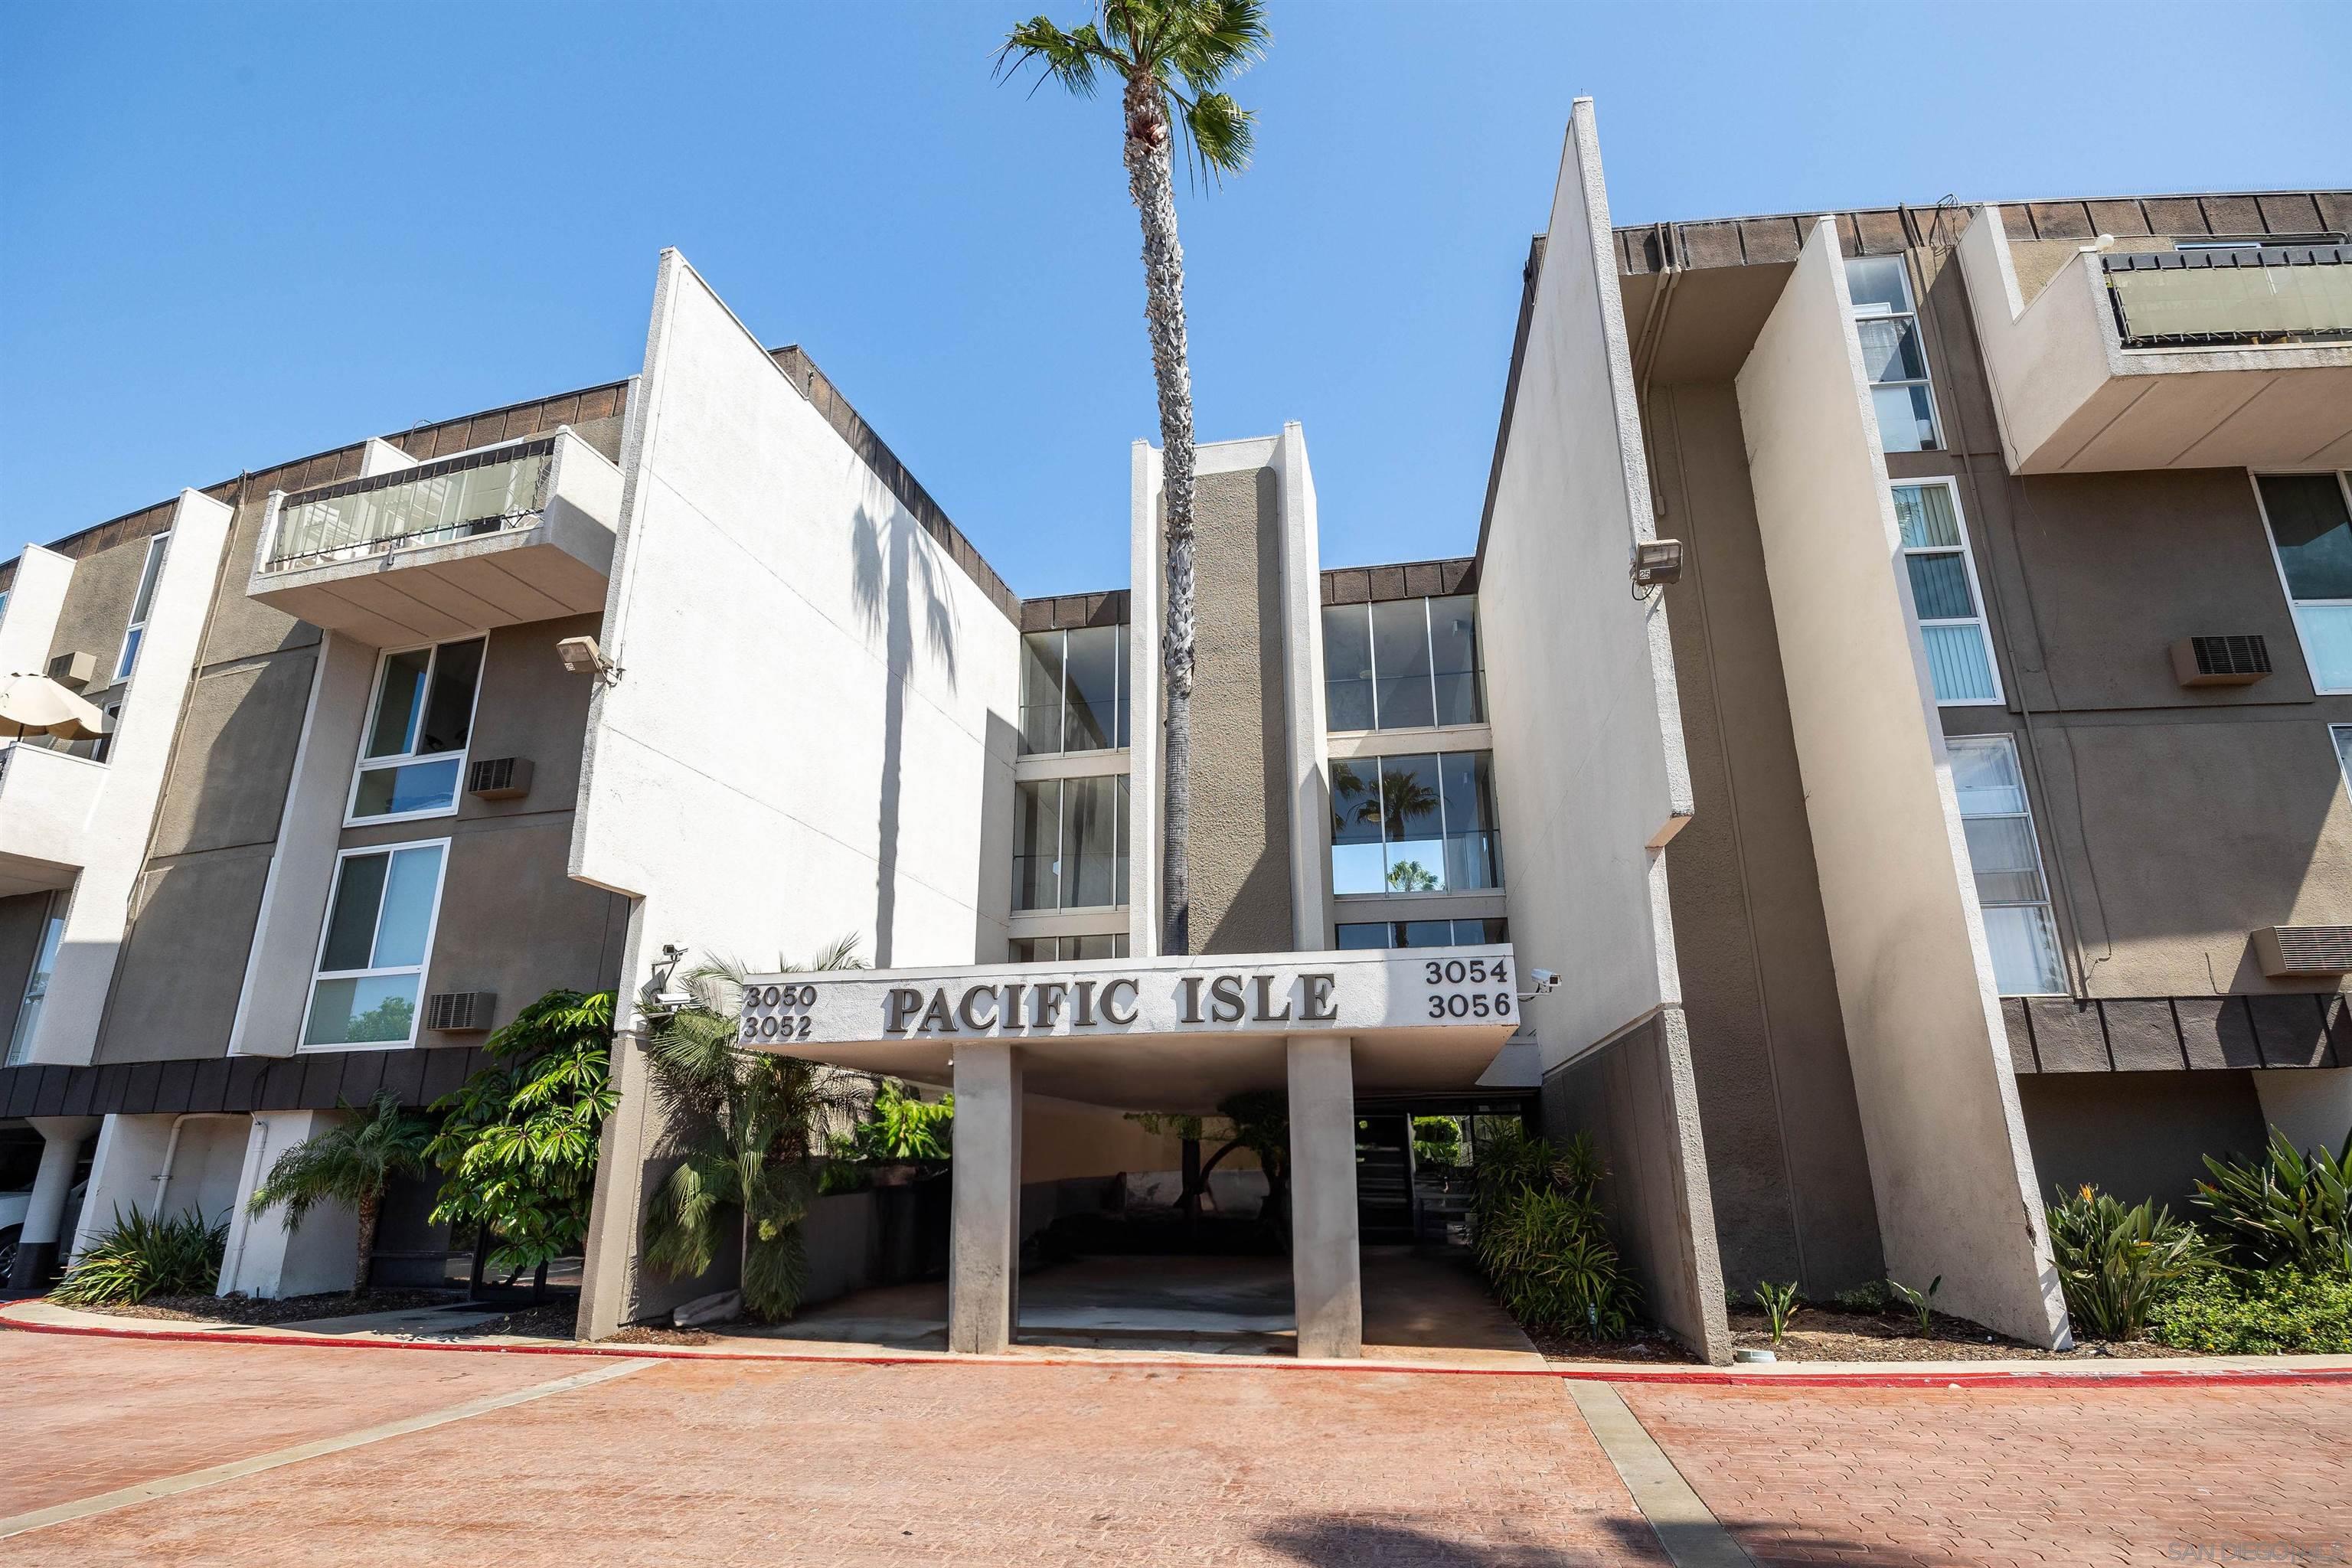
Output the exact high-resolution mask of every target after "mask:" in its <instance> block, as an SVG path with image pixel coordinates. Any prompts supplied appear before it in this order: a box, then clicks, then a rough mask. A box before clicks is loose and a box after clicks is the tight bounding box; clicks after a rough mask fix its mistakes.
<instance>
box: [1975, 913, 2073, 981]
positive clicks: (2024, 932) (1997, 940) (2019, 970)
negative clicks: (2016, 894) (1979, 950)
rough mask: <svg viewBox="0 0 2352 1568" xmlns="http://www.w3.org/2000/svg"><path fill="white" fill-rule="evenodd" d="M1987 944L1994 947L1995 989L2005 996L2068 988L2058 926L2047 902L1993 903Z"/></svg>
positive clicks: (1987, 919) (1987, 924)
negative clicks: (1995, 905)
mask: <svg viewBox="0 0 2352 1568" xmlns="http://www.w3.org/2000/svg"><path fill="white" fill-rule="evenodd" d="M1984 921H1985V945H1986V946H1987V947H1989V948H1990V949H1991V950H1992V978H1993V989H1994V990H1996V991H1998V992H1999V993H2000V994H2001V995H2003V996H2036V995H2042V996H2046V995H2055V994H2061V993H2063V992H2064V991H2065V989H2066V964H2065V960H2064V959H2063V958H2062V957H2061V956H2060V955H2059V952H2058V928H2057V927H2056V925H2055V924H2054V923H2053V921H2051V918H2050V910H2049V906H2047V905H2045V904H2011V905H2007V906H2000V907H1990V908H1988V909H1986V910H1985V912H1984Z"/></svg>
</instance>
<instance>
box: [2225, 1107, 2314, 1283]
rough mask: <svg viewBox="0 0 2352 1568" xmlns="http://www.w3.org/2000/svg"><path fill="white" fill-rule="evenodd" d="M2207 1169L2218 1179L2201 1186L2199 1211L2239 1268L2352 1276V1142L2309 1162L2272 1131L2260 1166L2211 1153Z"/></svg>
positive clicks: (2256, 1160)
mask: <svg viewBox="0 0 2352 1568" xmlns="http://www.w3.org/2000/svg"><path fill="white" fill-rule="evenodd" d="M2205 1168H2206V1170H2208V1171H2209V1172H2210V1173H2212V1176H2213V1179H2212V1180H2211V1181H2210V1182H2203V1181H2200V1182H2199V1183H2198V1184H2197V1198H2196V1202H2197V1206H2198V1207H2200V1208H2201V1209H2203V1210H2204V1211H2205V1212H2206V1213H2207V1214H2209V1215H2211V1216H2212V1219H2213V1224H2214V1226H2216V1228H2217V1230H2218V1231H2219V1233H2220V1234H2219V1239H2221V1240H2222V1241H2225V1242H2227V1243H2228V1244H2229V1247H2230V1249H2231V1261H2233V1262H2234V1263H2236V1264H2237V1265H2238V1266H2239V1267H2240V1268H2246V1269H2267V1268H2294V1269H2297V1270H2299V1271H2301V1272H2303V1273H2305V1274H2327V1273H2334V1274H2352V1138H2347V1139H2346V1140H2345V1142H2344V1148H2343V1151H2342V1152H2340V1153H2338V1154H2336V1155H2333V1156H2331V1155H2330V1154H2329V1153H2328V1152H2326V1150H2325V1149H2314V1150H2313V1151H2311V1153H2310V1155H2309V1156H2308V1157H2305V1155H2303V1154H2301V1153H2299V1152H2296V1150H2295V1147H2294V1144H2293V1143H2292V1142H2289V1141H2288V1140H2287V1135H2286V1134H2285V1133H2284V1132H2282V1131H2279V1130H2278V1129H2277V1128H2275V1127H2273V1128H2272V1129H2271V1141H2270V1146H2269V1147H2268V1148H2266V1149H2265V1150H2263V1152H2262V1153H2261V1154H2259V1155H2257V1156H2255V1157H2254V1158H2253V1159H2251V1160H2239V1161H2229V1162H2224V1161H2221V1160H2217V1159H2215V1158H2213V1156H2212V1155H2210V1154H2208V1155H2206V1156H2205Z"/></svg>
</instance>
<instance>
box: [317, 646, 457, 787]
mask: <svg viewBox="0 0 2352 1568" xmlns="http://www.w3.org/2000/svg"><path fill="white" fill-rule="evenodd" d="M484 643H485V639H484V638H481V637H469V638H467V640H466V641H464V642H445V643H442V644H440V645H439V646H437V647H412V648H403V649H401V650H399V651H398V652H394V653H387V654H385V655H384V656H383V658H382V659H381V660H380V661H379V662H378V663H377V665H376V673H375V690H374V693H373V696H372V697H371V698H370V699H369V701H368V713H367V732H366V734H365V735H363V736H362V738H361V745H360V762H359V769H358V773H357V776H356V777H354V778H353V779H352V808H351V811H350V812H349V814H348V815H347V816H345V817H344V821H345V823H346V824H351V823H360V822H401V821H406V820H408V819H410V818H413V817H420V816H448V815H449V814H450V813H452V812H454V811H456V810H457V787H458V784H459V782H460V781H461V780H462V779H463V778H464V776H465V772H466V741H467V736H468V735H470V734H471V733H472V731H473V728H474V704H475V702H476V700H478V698H479V697H480V695H481V689H482V649H483V647H484Z"/></svg>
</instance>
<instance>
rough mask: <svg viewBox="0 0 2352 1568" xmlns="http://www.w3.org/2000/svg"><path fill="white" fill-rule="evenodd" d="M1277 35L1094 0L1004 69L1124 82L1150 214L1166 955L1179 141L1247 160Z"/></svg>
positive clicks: (1184, 663)
mask: <svg viewBox="0 0 2352 1568" xmlns="http://www.w3.org/2000/svg"><path fill="white" fill-rule="evenodd" d="M1268 37H1269V35H1268V34H1267V32H1266V27H1265V7H1264V6H1263V5H1261V4H1260V0H1097V5H1096V6H1095V15H1094V17H1093V19H1092V20H1090V21H1087V22H1083V23H1080V24H1079V25H1078V26H1075V27H1069V28H1065V27H1063V26H1060V25H1059V24H1057V23H1055V21H1053V20H1052V19H1051V18H1050V17H1046V16H1034V17H1032V18H1030V19H1029V20H1028V21H1026V22H1024V23H1022V24H1021V25H1020V26H1017V27H1015V28H1013V32H1012V34H1011V36H1010V37H1007V38H1006V39H1005V42H1004V47H1003V49H1001V50H1000V51H998V54H997V73H998V75H999V76H1005V75H1011V74H1015V73H1017V72H1019V71H1020V70H1022V69H1023V68H1026V67H1028V66H1032V65H1034V66H1035V67H1037V68H1038V69H1039V72H1040V73H1041V78H1042V79H1051V80H1054V81H1058V82H1060V83H1061V84H1062V85H1063V86H1064V87H1065V88H1067V89H1069V90H1070V91H1071V92H1073V93H1076V94H1077V95H1078V96H1079V97H1082V98H1090V97H1092V96H1093V95H1094V91H1095V87H1096V85H1097V81H1098V79H1100V78H1101V77H1103V76H1105V75H1108V76H1111V77H1115V78H1116V79H1118V82H1119V84H1120V93H1119V109H1120V113H1121V118H1122V123H1123V127H1124V130H1123V144H1124V150H1125V160H1126V163H1127V189H1128V195H1129V196H1131V197H1132V198H1133V199H1134V202H1135V210H1136V212H1137V214H1138V215H1139V216H1140V217H1141V219H1142V222H1143V278H1144V311H1143V315H1144V321H1145V324H1146V325H1147V327H1148V328H1149V329H1150V336H1151V370H1152V374H1153V376H1154V378H1155V379H1156V380H1157V382H1158V384H1159V390H1160V452H1161V456H1162V468H1163V472H1162V475H1161V482H1162V487H1163V493H1164V496H1165V500H1166V507H1167V517H1166V525H1165V526H1166V533H1167V540H1166V542H1167V551H1168V560H1167V584H1166V587H1167V595H1166V597H1167V610H1166V616H1167V619H1166V623H1165V626H1164V627H1163V629H1162V631H1161V634H1160V668H1161V670H1162V672H1163V675H1164V678H1165V679H1164V684H1165V688H1166V689H1165V693H1164V701H1165V713H1166V718H1165V721H1164V723H1165V729H1164V731H1163V732H1164V734H1165V736H1166V744H1165V746H1164V748H1163V750H1164V751H1165V752H1166V756H1165V758H1164V763H1165V767H1166V772H1165V782H1164V784H1163V786H1162V795H1163V800H1164V805H1162V807H1161V816H1160V925H1161V929H1162V931H1163V932H1164V935H1163V938H1162V941H1163V944H1164V945H1163V947H1162V951H1163V952H1170V953H1181V952H1184V951H1186V948H1187V945H1188V943H1187V938H1186V931H1185V923H1186V922H1185V916H1186V910H1187V907H1188V905H1189V903H1190V900H1191V888H1190V877H1189V875H1188V872H1187V860H1186V849H1187V844H1188V839H1189V836H1190V830H1191V826H1192V794H1191V788H1190V782H1191V776H1192V494H1193V465H1192V364H1191V361H1190V358H1189V351H1188V350H1187V348H1186V344H1185V333H1184V247H1182V246H1181V245H1180V244H1179V243H1178V242H1177V238H1176V185H1175V180H1174V175H1173V170H1174V160H1173V157H1172V155H1171V154H1172V151H1173V147H1172V143H1173V142H1174V140H1175V136H1176V133H1177V132H1182V134H1183V136H1184V139H1185V143H1186V147H1187V149H1188V151H1189V153H1190V154H1191V157H1192V164H1193V168H1194V170H1195V171H1196V173H1198V174H1205V175H1208V176H1209V177H1211V178H1215V177H1218V176H1222V175H1224V174H1239V173H1241V171H1242V170H1243V169H1244V168H1246V167H1248V166H1249V155H1250V142H1251V139H1252V116H1251V114H1250V112H1249V110H1245V109H1243V108H1242V107H1241V106H1240V105H1238V104H1236V103H1235V102H1234V100H1233V99H1232V98H1231V97H1230V96H1228V95H1227V94H1226V93H1225V92H1223V90H1221V89H1222V86H1223V83H1224V82H1226V81H1227V80H1229V79H1232V78H1234V77H1236V76H1239V75H1240V74H1241V73H1242V72H1244V71H1245V70H1247V69H1248V68H1250V67H1251V66H1252V65H1253V64H1255V62H1256V61H1257V59H1258V58H1259V57H1260V56H1262V55H1263V54H1264V53H1265V46H1266V43H1267V40H1268ZM1137 586H1138V587H1141V584H1137Z"/></svg>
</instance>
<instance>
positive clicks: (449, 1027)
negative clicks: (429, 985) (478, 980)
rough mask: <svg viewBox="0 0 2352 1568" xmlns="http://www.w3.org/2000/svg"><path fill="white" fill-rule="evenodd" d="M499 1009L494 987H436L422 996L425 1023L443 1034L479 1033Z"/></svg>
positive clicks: (497, 995)
mask: <svg viewBox="0 0 2352 1568" xmlns="http://www.w3.org/2000/svg"><path fill="white" fill-rule="evenodd" d="M498 1010H499V994H498V993H497V992H495V991H436V992H434V993H433V994H431V995H429V996H427V997H425V1027H426V1028H428V1029H437V1030H439V1031H440V1032H441V1033H443V1034H445V1035H478V1034H481V1033H483V1032H484V1031H485V1030H487V1029H488V1028H489V1026H490V1017H491V1015H493V1014H495V1013H496V1012H497V1011H498Z"/></svg>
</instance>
